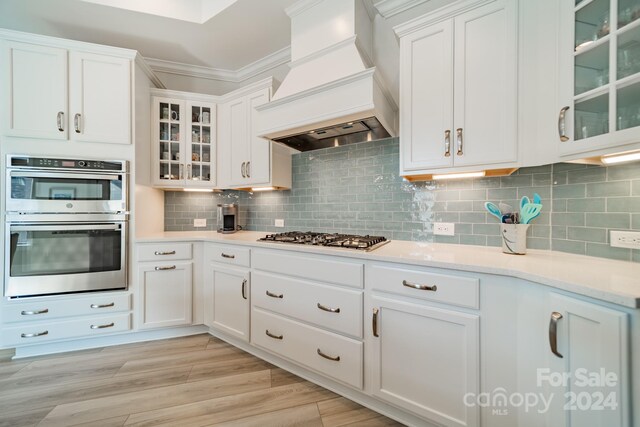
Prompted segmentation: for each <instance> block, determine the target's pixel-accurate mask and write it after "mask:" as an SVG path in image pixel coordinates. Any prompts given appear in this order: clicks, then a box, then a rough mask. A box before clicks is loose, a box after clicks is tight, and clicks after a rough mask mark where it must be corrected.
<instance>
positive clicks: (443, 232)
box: [433, 222, 456, 236]
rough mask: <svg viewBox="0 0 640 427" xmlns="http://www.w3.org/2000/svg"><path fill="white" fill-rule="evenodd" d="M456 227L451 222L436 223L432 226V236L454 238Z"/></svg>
mask: <svg viewBox="0 0 640 427" xmlns="http://www.w3.org/2000/svg"><path fill="white" fill-rule="evenodd" d="M455 227H456V225H455V224H454V223H453V222H436V223H434V224H433V234H435V235H436V236H454V235H455Z"/></svg>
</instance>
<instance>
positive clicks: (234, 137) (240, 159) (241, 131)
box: [226, 98, 249, 185]
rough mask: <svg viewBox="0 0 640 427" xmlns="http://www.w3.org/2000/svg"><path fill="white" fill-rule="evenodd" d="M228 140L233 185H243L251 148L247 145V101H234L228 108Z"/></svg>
mask: <svg viewBox="0 0 640 427" xmlns="http://www.w3.org/2000/svg"><path fill="white" fill-rule="evenodd" d="M227 114H228V115H227V117H226V120H227V121H228V122H227V125H226V126H227V131H228V135H227V138H228V140H229V146H230V152H231V184H232V185H241V184H243V183H244V181H245V179H246V177H247V175H246V167H247V161H248V158H249V146H248V144H247V104H246V102H245V99H244V98H242V99H238V100H235V101H232V102H231V103H230V104H229V105H228V106H227Z"/></svg>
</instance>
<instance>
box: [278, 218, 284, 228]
mask: <svg viewBox="0 0 640 427" xmlns="http://www.w3.org/2000/svg"><path fill="white" fill-rule="evenodd" d="M276 227H284V219H276Z"/></svg>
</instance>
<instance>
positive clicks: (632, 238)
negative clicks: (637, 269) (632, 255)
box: [609, 230, 640, 249]
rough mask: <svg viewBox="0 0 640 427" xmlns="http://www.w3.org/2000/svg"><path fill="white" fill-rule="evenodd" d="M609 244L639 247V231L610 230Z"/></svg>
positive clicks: (615, 246) (620, 246)
mask: <svg viewBox="0 0 640 427" xmlns="http://www.w3.org/2000/svg"><path fill="white" fill-rule="evenodd" d="M609 240H610V242H611V243H610V244H611V246H612V247H614V248H630V249H640V232H638V231H615V230H611V234H610V236H609Z"/></svg>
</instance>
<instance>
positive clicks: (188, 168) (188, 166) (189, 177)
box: [187, 163, 191, 179]
mask: <svg viewBox="0 0 640 427" xmlns="http://www.w3.org/2000/svg"><path fill="white" fill-rule="evenodd" d="M187 179H191V163H189V164H187Z"/></svg>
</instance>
